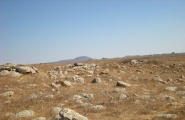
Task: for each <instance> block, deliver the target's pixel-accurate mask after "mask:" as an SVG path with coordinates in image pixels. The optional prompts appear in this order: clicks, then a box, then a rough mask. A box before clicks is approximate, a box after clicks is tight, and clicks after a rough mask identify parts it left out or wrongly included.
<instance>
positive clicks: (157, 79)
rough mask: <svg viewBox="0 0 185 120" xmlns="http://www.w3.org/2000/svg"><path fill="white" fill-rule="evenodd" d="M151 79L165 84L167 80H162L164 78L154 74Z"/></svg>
mask: <svg viewBox="0 0 185 120" xmlns="http://www.w3.org/2000/svg"><path fill="white" fill-rule="evenodd" d="M152 80H154V81H157V82H162V83H165V84H167V82H166V81H164V80H162V79H161V78H160V77H159V76H154V77H153V78H152Z"/></svg>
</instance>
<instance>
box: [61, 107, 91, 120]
mask: <svg viewBox="0 0 185 120" xmlns="http://www.w3.org/2000/svg"><path fill="white" fill-rule="evenodd" d="M59 115H60V117H61V120H88V118H87V117H85V116H82V115H80V114H79V113H77V112H75V111H73V110H71V109H69V108H63V109H62V110H61V111H60V113H59Z"/></svg>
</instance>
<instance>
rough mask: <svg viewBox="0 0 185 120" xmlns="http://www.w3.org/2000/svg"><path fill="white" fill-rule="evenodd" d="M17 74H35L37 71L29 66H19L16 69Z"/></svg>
mask: <svg viewBox="0 0 185 120" xmlns="http://www.w3.org/2000/svg"><path fill="white" fill-rule="evenodd" d="M16 69H17V71H18V72H19V73H23V74H24V73H36V72H37V70H36V69H34V68H32V67H29V66H20V67H17V68H16Z"/></svg>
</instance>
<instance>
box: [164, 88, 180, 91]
mask: <svg viewBox="0 0 185 120" xmlns="http://www.w3.org/2000/svg"><path fill="white" fill-rule="evenodd" d="M176 89H177V87H166V88H165V90H167V91H171V92H174V91H175V90H176Z"/></svg>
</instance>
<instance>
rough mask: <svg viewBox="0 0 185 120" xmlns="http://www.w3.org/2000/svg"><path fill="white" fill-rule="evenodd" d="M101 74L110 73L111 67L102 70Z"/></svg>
mask: <svg viewBox="0 0 185 120" xmlns="http://www.w3.org/2000/svg"><path fill="white" fill-rule="evenodd" d="M100 74H109V69H105V70H103V71H102V72H100Z"/></svg>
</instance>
